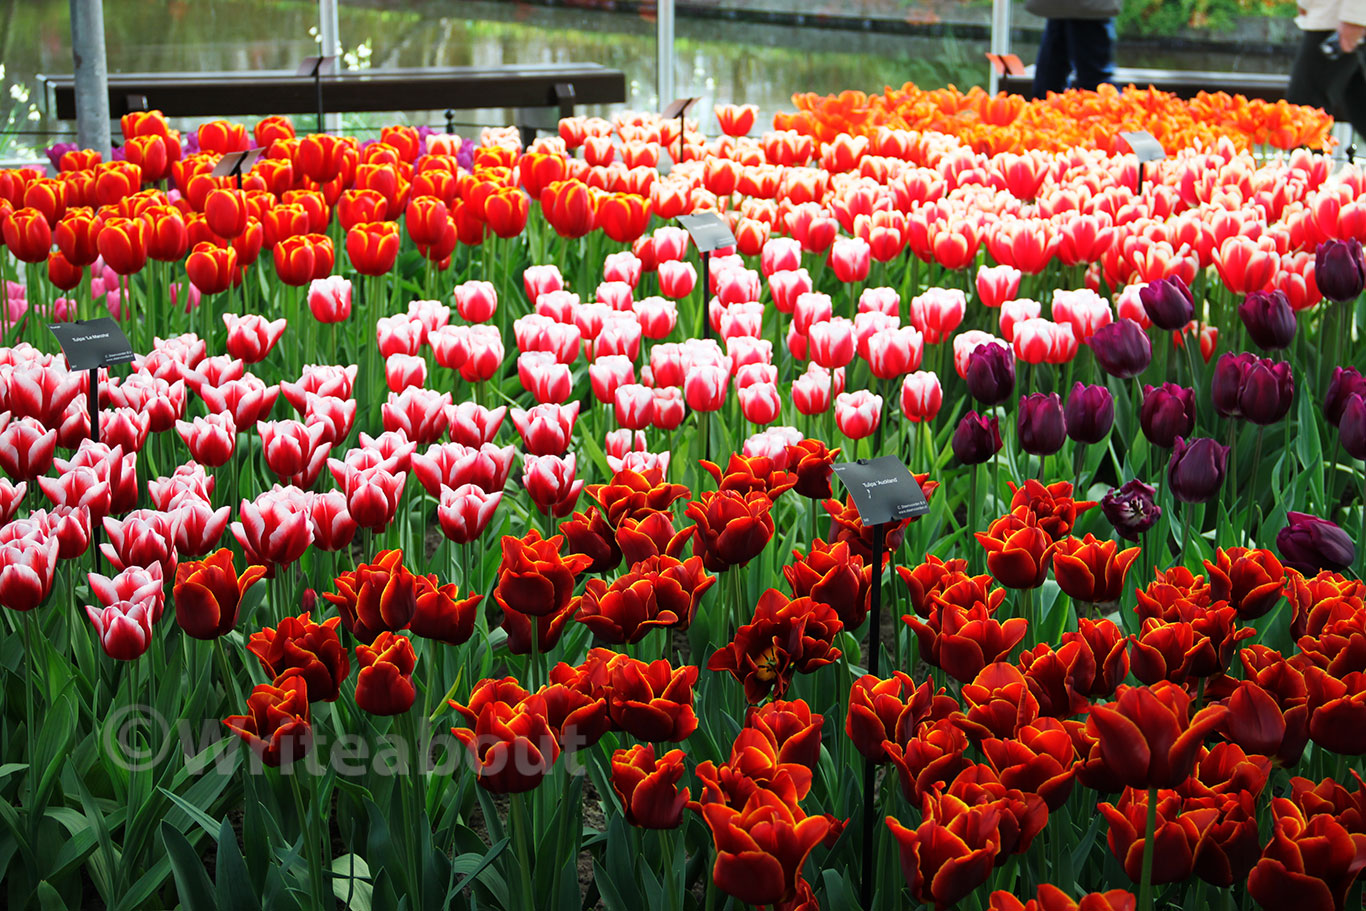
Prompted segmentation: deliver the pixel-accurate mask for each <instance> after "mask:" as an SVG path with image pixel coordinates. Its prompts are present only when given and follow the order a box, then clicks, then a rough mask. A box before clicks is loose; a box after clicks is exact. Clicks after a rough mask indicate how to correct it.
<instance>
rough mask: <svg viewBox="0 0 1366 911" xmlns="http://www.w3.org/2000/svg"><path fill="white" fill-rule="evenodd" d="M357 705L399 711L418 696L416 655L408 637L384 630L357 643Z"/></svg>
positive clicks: (386, 712) (390, 712)
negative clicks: (415, 683) (365, 642)
mask: <svg viewBox="0 0 1366 911" xmlns="http://www.w3.org/2000/svg"><path fill="white" fill-rule="evenodd" d="M356 662H357V664H359V665H360V673H359V674H358V675H357V677H356V706H357V708H360V709H361V710H363V711H366V712H369V713H370V714H371V715H402V714H403V713H404V712H406V711H408V709H410V708H412V706H413V702H414V701H415V700H416V698H417V688H416V687H414V686H413V679H412V677H413V669H414V668H415V667H416V666H417V655H416V654H415V653H414V652H413V645H412V643H411V642H409V641H408V639H407V638H405V637H403V636H400V635H398V634H397V633H394V632H390V631H389V630H385V631H384V632H382V633H380V634H379V635H378V636H377V637H376V638H375V641H374V642H373V643H371V644H370V645H366V644H364V643H361V644H360V645H357V646H356Z"/></svg>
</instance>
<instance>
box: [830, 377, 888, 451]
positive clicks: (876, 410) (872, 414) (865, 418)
mask: <svg viewBox="0 0 1366 911" xmlns="http://www.w3.org/2000/svg"><path fill="white" fill-rule="evenodd" d="M881 420H882V396H880V395H874V394H873V393H871V392H869V391H868V390H867V389H860V390H858V391H857V392H841V393H840V394H839V395H838V396H836V397H835V423H836V424H837V425H838V426H839V429H840V433H842V434H844V435H845V436H847V437H848V438H849V439H851V440H861V439H863V438H864V437H866V436H869V435H870V434H872V432H873V431H874V430H876V429H877V426H878V424H879V423H880V422H881Z"/></svg>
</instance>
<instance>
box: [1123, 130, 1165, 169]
mask: <svg viewBox="0 0 1366 911" xmlns="http://www.w3.org/2000/svg"><path fill="white" fill-rule="evenodd" d="M1119 138H1120V139H1122V140H1123V141H1124V144H1125V145H1127V146H1128V147H1129V148H1130V150H1132V151H1133V153H1134V155H1136V156H1137V157H1138V161H1139V163H1140V164H1143V163H1146V162H1149V161H1161V160H1162V159H1164V158H1166V157H1167V150H1166V149H1164V148H1162V143H1160V142H1158V141H1157V139H1156V137H1154V136H1153V134H1152V133H1149V132H1147V131H1146V130H1135V131H1134V132H1132V133H1120V134H1119Z"/></svg>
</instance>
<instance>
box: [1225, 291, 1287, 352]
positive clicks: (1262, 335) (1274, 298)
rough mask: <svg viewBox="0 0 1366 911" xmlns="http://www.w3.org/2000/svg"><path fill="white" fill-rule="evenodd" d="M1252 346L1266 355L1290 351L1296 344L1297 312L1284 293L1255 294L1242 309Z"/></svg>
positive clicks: (1242, 305) (1257, 292)
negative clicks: (1292, 345) (1271, 352)
mask: <svg viewBox="0 0 1366 911" xmlns="http://www.w3.org/2000/svg"><path fill="white" fill-rule="evenodd" d="M1238 315H1239V316H1240V317H1242V318H1243V325H1244V326H1246V327H1247V334H1248V336H1249V337H1250V338H1251V339H1252V344H1254V345H1256V346H1257V347H1258V348H1261V349H1262V350H1263V351H1280V350H1282V349H1284V348H1289V347H1290V343H1291V342H1293V341H1294V340H1295V310H1294V308H1293V307H1291V306H1290V299H1289V298H1287V297H1286V296H1285V292H1284V291H1253V292H1252V293H1251V294H1249V295H1248V296H1247V297H1246V298H1245V299H1244V300H1243V302H1242V303H1241V304H1239V305H1238Z"/></svg>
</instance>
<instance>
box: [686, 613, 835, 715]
mask: <svg viewBox="0 0 1366 911" xmlns="http://www.w3.org/2000/svg"><path fill="white" fill-rule="evenodd" d="M842 628H843V624H841V623H840V621H839V617H838V616H837V615H836V614H835V612H834V610H832V609H831V608H830V607H828V606H827V605H824V604H820V603H819V602H817V601H813V600H812V599H810V598H794V599H789V598H788V597H787V596H785V595H783V594H782V593H781V592H779V591H778V590H776V589H769V590H768V591H766V592H764V594H763V595H761V596H760V598H759V603H758V605H757V606H756V607H755V609H754V616H753V617H752V618H751V620H750V622H749V623H747V624H745V625H744V626H741V627H740V628H739V629H738V630H737V631H736V633H735V638H734V639H733V640H732V641H731V642H730V643H728V644H726V645H725V646H723V647H721V648H719V649H717V651H716V652H715V653H714V654H713V655H712V657H711V660H710V661H708V662H707V668H708V669H709V670H714V671H729V672H730V674H731V676H733V677H734V678H735V679H736V680H738V681H740V682H741V683H743V684H744V687H745V697H746V698H747V699H748V700H749V701H750V703H757V702H759V701H760V700H761V699H762V698H763V697H764V696H765V695H767V694H768V693H769V692H770V690H771V691H772V692H773V693H774V695H776V696H778V697H780V698H781V697H782V695H783V694H784V693H785V692H786V691H787V688H788V686H789V684H790V683H791V682H792V677H793V675H794V674H796V673H810V672H811V671H814V670H815V669H816V668H818V667H821V666H823V665H825V664H829V663H830V662H832V661H834V660H836V659H837V658H838V657H839V655H840V650H839V649H837V648H834V647H833V645H832V642H833V639H834V636H835V634H836V633H838V632H839V631H840V630H841V629H842Z"/></svg>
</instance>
